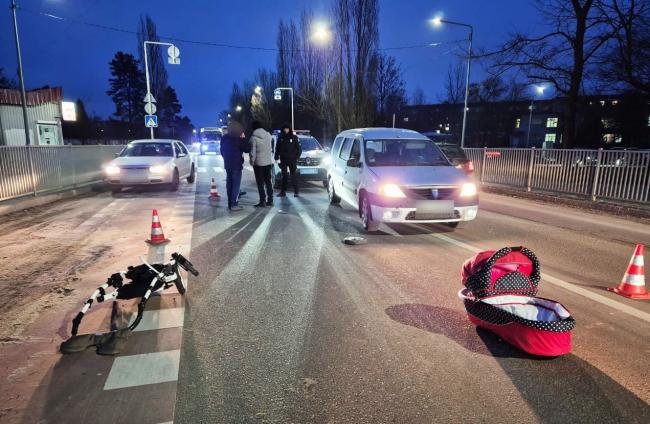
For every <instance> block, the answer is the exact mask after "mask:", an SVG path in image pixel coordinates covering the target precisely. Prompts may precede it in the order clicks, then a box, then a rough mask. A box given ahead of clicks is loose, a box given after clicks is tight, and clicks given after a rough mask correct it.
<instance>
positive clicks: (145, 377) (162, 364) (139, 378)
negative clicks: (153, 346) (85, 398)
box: [104, 349, 181, 390]
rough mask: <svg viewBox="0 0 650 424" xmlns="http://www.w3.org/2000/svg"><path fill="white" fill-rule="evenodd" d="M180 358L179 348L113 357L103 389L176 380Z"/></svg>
mask: <svg viewBox="0 0 650 424" xmlns="http://www.w3.org/2000/svg"><path fill="white" fill-rule="evenodd" d="M180 359H181V351H180V349H176V350H169V351H166V352H152V353H143V354H140V355H129V356H120V357H118V358H115V361H113V366H112V367H111V371H110V372H109V374H108V378H107V379H106V383H104V390H115V389H124V388H126V387H136V386H144V385H145V384H158V383H167V382H170V381H177V380H178V368H179V363H180Z"/></svg>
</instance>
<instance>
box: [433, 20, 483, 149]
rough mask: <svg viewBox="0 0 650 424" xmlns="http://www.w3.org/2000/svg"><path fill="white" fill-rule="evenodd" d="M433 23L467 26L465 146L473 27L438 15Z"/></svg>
mask: <svg viewBox="0 0 650 424" xmlns="http://www.w3.org/2000/svg"><path fill="white" fill-rule="evenodd" d="M433 24H434V25H435V26H440V25H442V24H448V25H456V26H462V27H465V28H469V37H468V42H469V45H468V48H467V76H466V79H465V105H464V108H463V130H462V134H461V137H460V147H465V129H466V127H467V101H468V98H469V76H470V73H471V71H472V41H473V38H474V27H473V26H471V25H470V24H464V23H462V22H454V21H448V20H446V19H442V18H440V17H436V18H433Z"/></svg>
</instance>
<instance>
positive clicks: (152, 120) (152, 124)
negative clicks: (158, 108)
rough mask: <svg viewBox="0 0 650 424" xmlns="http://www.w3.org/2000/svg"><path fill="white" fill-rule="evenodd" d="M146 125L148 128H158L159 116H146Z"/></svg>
mask: <svg viewBox="0 0 650 424" xmlns="http://www.w3.org/2000/svg"><path fill="white" fill-rule="evenodd" d="M144 125H145V126H146V127H147V128H158V116H156V115H145V116H144Z"/></svg>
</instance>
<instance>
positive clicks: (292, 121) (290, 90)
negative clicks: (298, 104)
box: [274, 87, 296, 131]
mask: <svg viewBox="0 0 650 424" xmlns="http://www.w3.org/2000/svg"><path fill="white" fill-rule="evenodd" d="M274 91H275V92H276V93H277V92H280V91H288V92H290V93H291V131H295V130H296V126H295V121H294V119H293V88H291V87H278V88H276V89H275V90H274ZM278 97H279V98H278ZM274 98H275V100H282V96H278V95H277V94H275V95H274Z"/></svg>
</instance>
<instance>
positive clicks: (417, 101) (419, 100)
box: [409, 87, 427, 106]
mask: <svg viewBox="0 0 650 424" xmlns="http://www.w3.org/2000/svg"><path fill="white" fill-rule="evenodd" d="M426 102H427V96H426V95H425V94H424V90H422V89H421V88H420V87H418V88H416V89H415V90H414V91H413V95H412V96H411V101H410V102H409V103H411V104H412V105H414V106H416V105H423V104H426Z"/></svg>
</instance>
